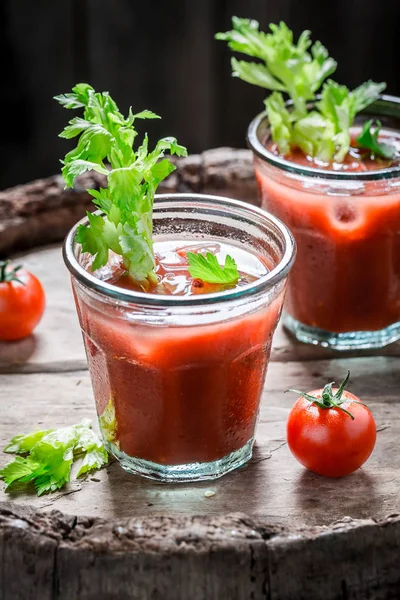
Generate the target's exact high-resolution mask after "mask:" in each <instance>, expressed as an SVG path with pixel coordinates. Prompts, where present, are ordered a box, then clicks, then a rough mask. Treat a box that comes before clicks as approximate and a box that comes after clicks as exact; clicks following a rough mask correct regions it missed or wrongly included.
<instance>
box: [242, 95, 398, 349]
mask: <svg viewBox="0 0 400 600" xmlns="http://www.w3.org/2000/svg"><path fill="white" fill-rule="evenodd" d="M371 118H374V119H377V120H379V121H381V123H382V130H381V134H380V139H381V137H382V136H383V141H385V138H386V139H387V140H388V141H390V143H391V144H393V145H395V146H396V147H397V148H399V145H400V99H399V98H394V97H391V96H382V97H381V98H380V99H379V100H378V101H376V102H375V103H374V104H371V106H370V107H368V109H366V110H365V111H364V112H362V113H360V114H359V115H358V117H357V118H356V122H355V127H354V129H353V131H352V134H353V148H351V150H350V153H349V155H348V156H347V157H346V160H345V161H344V163H343V164H340V165H338V164H335V163H333V164H330V165H327V164H323V163H321V164H320V165H318V164H316V161H312V159H310V158H309V157H305V156H304V155H303V154H302V153H301V152H300V151H299V152H294V153H292V155H291V156H289V157H282V156H280V155H279V153H278V152H276V151H275V150H274V148H273V145H272V143H271V141H270V132H269V124H268V120H267V117H266V115H265V113H262V114H260V115H258V117H256V118H255V119H254V120H253V121H252V123H251V124H250V126H249V130H248V144H249V146H250V148H251V149H252V151H253V153H254V165H255V173H256V177H257V181H258V186H259V190H260V195H261V199H262V206H263V207H264V208H266V209H267V210H269V211H271V212H272V213H273V214H275V215H276V216H278V217H279V218H280V219H282V221H283V222H284V223H285V224H286V225H287V226H288V227H289V228H290V229H291V231H292V232H293V234H294V237H295V239H296V242H297V258H296V264H295V266H294V268H293V271H292V273H291V276H290V278H289V285H288V293H287V304H286V307H285V310H286V313H285V316H284V324H285V326H286V327H287V328H288V329H289V330H290V331H292V333H294V335H295V336H296V337H297V338H298V339H299V340H301V341H303V342H308V343H312V344H320V345H322V346H329V347H332V348H335V349H337V350H349V349H358V348H360V349H361V348H377V347H381V346H385V345H386V344H389V343H390V342H393V341H395V340H397V339H399V338H400V161H399V160H398V159H397V160H394V161H393V163H391V164H390V165H389V164H388V163H387V162H385V161H383V160H382V159H374V158H371V156H368V158H363V155H362V153H361V151H359V150H358V149H357V148H356V147H355V146H356V144H354V139H355V137H356V136H357V135H358V134H359V132H360V131H361V124H362V123H363V122H365V121H366V120H367V119H371Z"/></svg>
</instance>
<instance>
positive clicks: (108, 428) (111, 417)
mask: <svg viewBox="0 0 400 600" xmlns="http://www.w3.org/2000/svg"><path fill="white" fill-rule="evenodd" d="M99 424H100V429H101V433H102V435H103V438H104V439H105V440H106V441H107V442H111V443H113V444H115V443H116V434H117V419H116V416H115V407H114V402H113V399H112V398H110V400H109V402H108V404H107V406H106V407H105V409H104V411H103V413H102V414H101V415H100V417H99Z"/></svg>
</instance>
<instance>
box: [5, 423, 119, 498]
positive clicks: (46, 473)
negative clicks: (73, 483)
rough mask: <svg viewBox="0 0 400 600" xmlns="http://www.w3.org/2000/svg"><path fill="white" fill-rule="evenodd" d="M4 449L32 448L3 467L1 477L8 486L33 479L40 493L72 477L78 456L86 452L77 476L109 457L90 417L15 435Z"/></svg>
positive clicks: (104, 461)
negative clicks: (59, 426) (61, 426)
mask: <svg viewBox="0 0 400 600" xmlns="http://www.w3.org/2000/svg"><path fill="white" fill-rule="evenodd" d="M5 451H6V452H15V453H28V452H29V455H28V456H27V457H26V458H23V457H21V456H17V457H16V458H15V460H14V461H12V462H10V463H9V464H8V465H6V466H5V467H4V469H1V470H0V478H1V479H3V480H4V481H5V483H6V486H7V487H9V486H11V485H13V484H17V483H19V484H31V483H33V484H34V485H35V488H36V492H37V494H38V496H41V495H42V494H44V493H45V492H49V491H51V492H54V491H55V490H57V489H59V488H61V487H62V486H63V485H64V484H65V483H67V482H68V481H69V480H70V475H71V467H72V463H73V461H74V459H75V458H76V457H77V456H79V455H83V462H82V465H81V468H80V471H79V473H78V476H79V475H82V474H83V473H86V472H87V471H89V470H92V469H100V468H101V467H102V466H103V465H105V464H106V463H107V460H108V456H107V452H106V450H105V449H104V447H103V444H102V443H101V441H100V440H99V438H98V437H97V436H96V434H95V433H94V432H93V431H92V430H91V425H90V421H88V420H87V419H85V420H83V421H82V422H81V423H79V424H78V425H72V426H71V427H64V428H62V429H58V430H51V429H50V430H46V431H36V432H33V433H30V434H27V435H18V436H15V437H14V438H13V439H12V440H11V442H10V443H9V444H8V445H7V446H6V448H5Z"/></svg>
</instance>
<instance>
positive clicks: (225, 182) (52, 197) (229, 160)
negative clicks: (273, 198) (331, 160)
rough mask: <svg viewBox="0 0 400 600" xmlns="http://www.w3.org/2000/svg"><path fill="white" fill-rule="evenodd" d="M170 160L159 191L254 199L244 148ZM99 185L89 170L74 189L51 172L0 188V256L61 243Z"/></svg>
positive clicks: (248, 158)
mask: <svg viewBox="0 0 400 600" xmlns="http://www.w3.org/2000/svg"><path fill="white" fill-rule="evenodd" d="M175 162H176V165H177V170H176V171H175V173H173V174H172V176H171V177H169V178H168V179H167V180H166V181H165V182H163V184H162V185H161V186H160V188H159V193H168V192H171V193H172V192H196V193H204V194H218V195H220V196H230V197H233V198H238V199H241V200H245V201H247V202H252V203H254V204H256V203H257V202H258V199H257V189H256V183H255V179H254V175H253V166H252V161H251V152H250V151H248V150H233V149H232V148H217V149H215V150H208V151H206V152H203V154H200V155H194V156H189V157H188V158H182V159H177V160H175ZM101 185H105V180H104V178H103V177H102V176H101V175H98V174H97V173H90V174H85V175H83V176H81V177H78V178H77V180H76V183H75V187H74V189H73V190H71V189H67V190H65V189H64V182H63V180H62V178H61V176H60V175H56V176H54V177H50V178H48V179H39V180H37V181H33V182H32V183H28V184H26V185H19V186H16V187H14V188H10V189H8V190H5V191H4V192H0V256H5V255H8V254H10V253H11V252H16V251H18V250H22V249H27V248H32V247H34V246H38V245H44V244H48V243H51V242H56V241H61V240H62V239H63V238H64V237H65V235H66V234H67V232H68V231H69V229H70V228H71V227H72V226H73V225H74V224H75V223H76V222H77V221H78V220H79V219H81V218H82V217H83V216H84V215H85V212H86V211H87V210H88V209H90V208H91V207H92V206H93V205H92V202H91V197H90V196H89V195H88V194H87V193H86V191H85V189H86V188H98V187H100V186H101Z"/></svg>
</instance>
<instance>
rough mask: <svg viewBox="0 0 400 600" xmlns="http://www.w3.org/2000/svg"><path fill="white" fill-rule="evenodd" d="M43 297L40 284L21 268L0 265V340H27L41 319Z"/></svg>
mask: <svg viewBox="0 0 400 600" xmlns="http://www.w3.org/2000/svg"><path fill="white" fill-rule="evenodd" d="M44 307H45V295H44V290H43V287H42V284H41V283H40V281H39V280H38V279H37V278H36V277H35V276H34V275H32V273H29V271H26V270H25V269H22V268H21V267H17V268H16V269H13V270H11V269H9V268H8V264H7V263H5V262H1V263H0V340H2V341H11V340H19V339H22V338H24V337H27V336H28V335H30V334H31V333H32V331H33V330H34V329H35V327H36V325H37V324H38V323H39V321H40V319H41V318H42V315H43V312H44Z"/></svg>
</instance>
